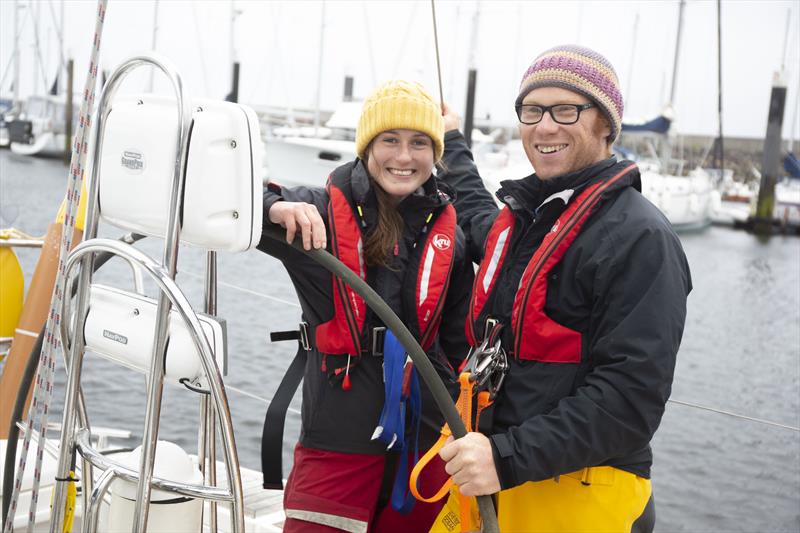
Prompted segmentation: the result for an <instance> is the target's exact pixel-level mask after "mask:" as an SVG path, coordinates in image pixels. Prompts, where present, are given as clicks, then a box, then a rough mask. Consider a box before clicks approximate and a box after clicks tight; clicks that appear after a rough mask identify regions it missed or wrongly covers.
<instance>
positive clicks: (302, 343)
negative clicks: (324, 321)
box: [297, 322, 311, 352]
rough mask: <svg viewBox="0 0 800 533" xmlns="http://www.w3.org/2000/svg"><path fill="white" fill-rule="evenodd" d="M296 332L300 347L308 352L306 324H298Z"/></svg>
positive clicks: (309, 345) (309, 343) (308, 342)
mask: <svg viewBox="0 0 800 533" xmlns="http://www.w3.org/2000/svg"><path fill="white" fill-rule="evenodd" d="M297 331H298V333H299V334H300V339H299V340H300V346H302V347H303V349H304V350H305V351H307V352H308V351H310V350H311V342H310V341H309V340H308V322H300V324H299V325H298V328H297Z"/></svg>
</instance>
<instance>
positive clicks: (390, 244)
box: [364, 156, 404, 267]
mask: <svg viewBox="0 0 800 533" xmlns="http://www.w3.org/2000/svg"><path fill="white" fill-rule="evenodd" d="M367 157H369V156H367ZM370 182H371V183H372V190H373V191H375V199H376V200H377V208H378V223H377V224H375V227H374V228H373V229H372V231H370V232H369V234H368V235H367V242H366V243H365V245H364V262H365V263H366V264H367V266H381V265H383V266H387V267H388V266H389V263H390V261H389V260H388V255H389V250H390V249H392V248H394V246H395V244H397V243H399V241H400V238H401V237H402V235H403V224H404V222H403V218H402V217H401V216H400V213H398V212H397V208H396V207H395V205H394V203H393V202H392V200H391V198H390V196H389V193H387V192H386V191H384V190H383V189H382V188H381V187H380V186H379V185H378V184H377V183H375V181H374V180H373V179H372V177H370Z"/></svg>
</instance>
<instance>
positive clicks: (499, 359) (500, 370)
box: [463, 317, 508, 399]
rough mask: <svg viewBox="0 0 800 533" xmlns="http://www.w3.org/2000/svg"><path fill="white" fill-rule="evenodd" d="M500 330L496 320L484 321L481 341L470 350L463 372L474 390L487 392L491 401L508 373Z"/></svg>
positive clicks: (500, 326)
mask: <svg viewBox="0 0 800 533" xmlns="http://www.w3.org/2000/svg"><path fill="white" fill-rule="evenodd" d="M502 329H503V324H502V323H501V322H500V321H499V320H497V319H496V318H491V317H489V318H487V319H486V328H485V334H484V336H483V341H482V342H481V344H480V345H478V346H475V347H473V348H472V349H471V350H470V353H469V355H468V356H467V364H466V365H465V366H464V370H463V371H464V372H469V374H470V381H472V382H474V383H475V390H476V391H480V390H488V391H489V394H490V396H491V398H492V399H494V397H495V396H497V392H498V391H499V389H500V385H502V383H503V379H504V378H505V374H506V372H507V371H508V360H507V358H506V352H505V350H504V349H503V347H502V339H501V338H500V331H501V330H502Z"/></svg>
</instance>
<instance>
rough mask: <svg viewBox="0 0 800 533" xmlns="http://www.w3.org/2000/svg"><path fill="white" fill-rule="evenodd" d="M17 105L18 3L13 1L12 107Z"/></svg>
mask: <svg viewBox="0 0 800 533" xmlns="http://www.w3.org/2000/svg"><path fill="white" fill-rule="evenodd" d="M18 105H19V2H18V1H17V0H14V107H15V108H17V107H18Z"/></svg>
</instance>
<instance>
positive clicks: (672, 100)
mask: <svg viewBox="0 0 800 533" xmlns="http://www.w3.org/2000/svg"><path fill="white" fill-rule="evenodd" d="M685 7H686V0H681V3H680V7H679V8H678V37H677V38H676V39H675V60H674V61H673V62H672V88H671V89H670V91H669V104H670V105H671V106H674V105H675V89H676V87H677V86H678V58H679V57H680V53H681V34H682V32H683V10H684V8H685Z"/></svg>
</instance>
